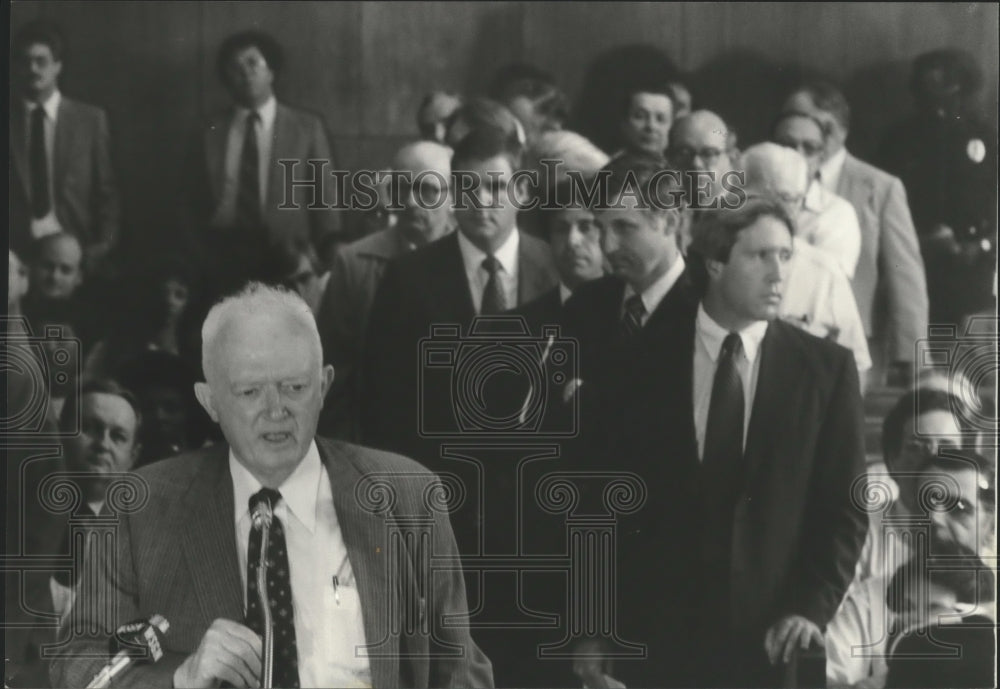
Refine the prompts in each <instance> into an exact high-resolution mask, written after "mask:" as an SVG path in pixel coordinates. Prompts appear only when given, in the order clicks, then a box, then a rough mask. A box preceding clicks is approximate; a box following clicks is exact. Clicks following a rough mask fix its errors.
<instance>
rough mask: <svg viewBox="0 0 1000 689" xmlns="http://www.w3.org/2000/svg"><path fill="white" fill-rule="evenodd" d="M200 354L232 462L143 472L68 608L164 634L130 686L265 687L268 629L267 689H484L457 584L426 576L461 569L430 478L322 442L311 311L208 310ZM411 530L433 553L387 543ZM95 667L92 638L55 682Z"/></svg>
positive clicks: (267, 297)
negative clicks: (262, 579) (261, 578)
mask: <svg viewBox="0 0 1000 689" xmlns="http://www.w3.org/2000/svg"><path fill="white" fill-rule="evenodd" d="M202 341H203V351H202V364H203V367H204V370H205V374H206V376H205V377H206V380H207V382H204V383H198V384H197V386H196V389H195V392H196V394H197V396H198V399H199V400H200V402H201V403H202V405H203V406H204V407H205V409H206V410H207V411H208V413H209V415H210V416H211V417H212V419H213V420H214V421H216V422H217V423H218V424H219V425H220V426H221V427H222V432H223V434H224V435H225V437H226V441H227V443H228V445H221V446H216V447H211V448H207V449H203V450H198V451H195V452H191V453H188V454H184V455H181V456H178V457H175V458H173V459H169V460H165V461H163V462H160V463H158V464H155V465H153V466H150V467H147V468H145V469H143V470H141V471H140V472H138V476H139V477H140V478H141V479H143V480H144V481H145V482H146V484H147V485H148V490H149V500H148V502H147V503H146V505H145V506H144V508H143V509H141V510H139V511H138V512H136V513H133V514H129V515H125V516H123V517H122V523H121V525H120V528H119V529H118V539H117V552H115V553H113V554H114V556H115V557H113V558H112V561H110V562H106V563H95V564H96V566H93V567H88V568H86V569H87V571H86V572H85V573H84V575H83V577H84V579H83V581H82V583H81V588H80V593H79V596H78V598H77V603H76V605H77V606H78V610H77V611H76V612H75V613H74V614H75V615H76V618H75V619H77V620H78V621H80V622H82V623H83V624H84V625H86V626H89V625H90V624H98V625H99V624H100V621H99V620H94V619H93V617H94V616H96V615H99V614H101V611H104V614H108V611H114V612H113V613H112V616H113V618H114V619H113V623H114V624H121V623H123V622H126V621H128V620H131V619H133V618H148V617H150V616H152V615H155V614H160V615H162V616H163V617H165V618H166V619H167V620H168V621H169V623H170V630H169V632H168V633H167V634H166V636H165V638H164V639H163V642H162V646H163V650H164V652H165V653H164V657H163V658H162V659H161V660H160V661H159V662H158V663H155V664H151V665H150V664H146V665H138V664H137V665H135V666H134V667H133V668H131V669H130V670H129V671H128V672H129V674H128V675H126V676H125V679H126V680H127V683H128V684H129V685H130V686H144V687H155V686H163V687H169V686H174V687H210V686H219V683H220V682H226V683H228V684H229V685H232V686H237V687H256V686H260V682H261V668H262V642H261V636H262V634H263V632H262V630H263V628H264V624H265V623H264V620H265V619H267V618H269V617H271V618H273V630H274V633H273V639H274V642H273V643H274V646H273V659H274V660H273V675H272V678H273V685H274V686H281V687H298V686H312V687H315V686H338V687H348V686H352V687H362V686H376V687H400V686H412V687H427V686H434V687H438V686H441V687H444V686H476V687H480V686H491V685H492V672H491V668H490V663H489V661H488V660H487V659H486V657H485V656H484V655H483V654H482V652H481V651H480V650H479V649H478V648H477V647H476V645H475V643H474V642H473V641H472V639H471V638H470V636H469V633H468V627H467V625H465V624H463V623H462V620H464V619H466V617H467V603H466V596H465V586H464V583H463V578H462V573H461V570H460V568H458V567H456V566H454V564H449V566H447V567H445V568H444V570H443V571H441V572H437V571H426V570H428V569H429V566H428V565H427V564H425V563H429V562H430V558H431V556H432V555H433V556H434V557H435V558H439V557H445V558H446V559H451V558H455V557H457V555H456V547H455V539H454V535H453V533H452V528H451V525H450V523H449V520H448V517H447V515H446V514H445V513H444V512H442V511H441V509H440V508H438V509H435V505H434V504H433V503H434V502H435V501H434V498H433V496H434V495H435V492H436V491H440V490H441V486H440V485H439V484H438V483H437V479H436V478H435V477H434V476H433V475H432V474H430V473H429V472H427V471H426V470H425V469H424V468H423V467H421V466H420V465H418V464H416V463H415V462H413V461H411V460H409V459H406V458H404V457H400V456H398V455H392V454H389V453H385V452H379V451H376V450H370V449H367V448H362V447H358V446H355V445H349V444H346V443H339V442H332V441H328V440H326V439H323V438H317V437H315V433H316V423H317V419H318V417H319V412H320V408H321V406H322V403H323V397H324V395H325V393H326V391H327V389H328V388H329V386H330V383H331V381H332V380H333V375H334V371H333V368H332V367H330V366H325V367H324V366H323V363H322V362H323V355H322V351H321V347H320V339H319V334H318V333H317V331H316V324H315V322H314V320H313V316H312V313H311V312H310V311H309V308H308V307H307V306H306V304H305V302H303V301H302V300H301V299H300V298H299V297H298V296H296V295H293V294H291V293H289V292H285V291H282V290H276V289H272V288H269V287H265V286H263V285H260V284H257V283H251V284H250V285H248V286H247V287H246V288H244V289H243V290H242V291H241V292H240V293H239V294H237V295H235V296H231V297H228V298H226V299H224V300H223V301H221V302H220V303H218V304H217V305H216V306H215V307H213V309H212V310H211V311H210V312H209V314H208V317H207V318H206V320H205V324H204V326H203V329H202ZM438 495H440V494H438ZM379 496H382V497H387V498H388V499H386V500H379V499H378V497H379ZM428 498H430V499H428ZM261 501H263V502H265V503H266V504H267V505H268V506H269V507H270V508H271V511H272V513H273V517H272V522H271V528H270V534H269V537H268V538H267V539H266V542H267V547H266V560H267V562H268V566H267V567H266V572H267V574H266V587H267V592H268V594H269V595H268V599H269V602H270V605H269V608H270V612H271V615H267V614H266V611H265V610H262V608H261V605H260V604H259V603H258V600H259V592H258V589H257V576H256V575H257V565H258V561H263V560H264V558H261V550H262V549H263V548H264V546H263V545H262V541H265V539H264V538H263V537H262V535H261V531H260V530H259V529H258V528H256V527H254V526H252V524H251V521H252V517H251V515H252V514H253V513H254V510H255V509H260V507H259V503H260V502H261ZM425 501H426V502H425ZM413 518H422V519H423V523H425V524H427V525H428V526H427V529H428V532H429V538H428V539H426V540H421V539H416V540H414V541H404V540H403V539H398V538H392V534H393V530H394V529H396V530H398V529H399V526H400V524H401V523H413ZM91 572H93V574H90V573H91ZM88 577H90V578H92V579H93V580H92V581H87V578H88ZM446 616H447V626H446V624H445V618H446ZM397 618H398V619H397ZM86 626H85V627H84V628H86ZM107 631H108V633H110V631H111V630H107ZM103 651H104V645H103V644H102V643H101V642H100V640H95V639H94V638H93V637H88V638H87V639H82V638H74V639H70V640H69V643H68V644H67V645H66V646H65V647H64V650H63V651H62V655H61V656H60V657H59V658H57V659H56V660H55V661H54V663H53V666H52V679H53V682H54V683H55V684H56V685H58V686H71V687H72V686H75V687H80V686H84V685H85V684H86V683H87V682H88V681H89V680H90V679H91V677H93V676H94V675H95V673H96V672H97V671H98V670H99V668H100V667H101V665H102V664H103V658H101V657H100V654H101V653H103Z"/></svg>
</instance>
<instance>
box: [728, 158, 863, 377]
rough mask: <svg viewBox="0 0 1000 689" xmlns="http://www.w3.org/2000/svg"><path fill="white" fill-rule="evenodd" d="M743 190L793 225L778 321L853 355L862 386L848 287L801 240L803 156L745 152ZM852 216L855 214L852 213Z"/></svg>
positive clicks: (859, 330)
mask: <svg viewBox="0 0 1000 689" xmlns="http://www.w3.org/2000/svg"><path fill="white" fill-rule="evenodd" d="M741 165H742V167H743V171H744V174H745V175H746V187H745V188H746V191H747V193H750V194H753V193H758V194H770V195H771V196H774V197H776V198H777V199H779V200H780V201H781V202H782V204H784V205H785V209H786V210H787V211H788V214H789V216H790V217H791V218H792V219H793V220H795V222H796V233H795V236H793V237H792V246H793V248H794V251H793V254H792V258H791V260H789V262H788V274H787V278H786V280H787V282H786V286H785V292H784V296H783V297H782V300H781V308H780V310H779V316H780V317H781V318H782V319H783V320H785V321H787V322H789V323H793V324H794V325H797V326H799V327H800V328H802V329H804V330H806V331H807V332H810V333H812V334H813V335H816V336H817V337H823V338H826V339H828V340H832V341H833V342H836V343H837V344H840V345H843V346H844V347H847V348H848V349H850V350H851V351H852V352H853V353H854V362H855V363H856V364H857V366H858V375H859V378H860V379H861V383H862V385H861V387H862V390H863V389H864V382H865V376H866V375H867V372H868V370H869V369H870V368H871V365H872V360H871V356H870V355H869V353H868V340H867V339H866V338H865V330H864V326H863V325H862V323H861V316H860V315H859V314H858V306H857V304H856V303H855V301H854V294H853V292H851V284H850V282H848V280H847V276H846V275H844V272H843V270H841V268H840V266H839V265H838V263H837V261H836V259H834V258H833V257H832V256H830V255H829V254H827V253H825V252H823V251H822V250H820V249H817V248H816V247H814V246H812V245H811V244H809V243H808V242H807V241H805V240H803V239H802V237H801V236H800V234H799V233H800V227H799V223H800V222H801V219H802V217H803V216H804V215H806V214H807V213H810V212H811V211H809V210H808V209H807V208H806V207H805V205H804V199H805V198H806V197H807V194H808V191H807V189H808V188H810V187H809V180H810V177H809V170H810V167H809V165H808V163H807V162H806V159H805V158H803V157H802V155H801V154H800V153H798V152H796V151H794V150H792V149H790V148H786V147H784V146H779V145H778V144H772V143H763V144H757V145H755V146H751V147H750V148H748V149H747V150H746V151H744V152H743V154H742V156H741ZM852 212H853V211H852Z"/></svg>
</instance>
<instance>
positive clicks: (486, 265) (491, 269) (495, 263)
mask: <svg viewBox="0 0 1000 689" xmlns="http://www.w3.org/2000/svg"><path fill="white" fill-rule="evenodd" d="M501 267H502V266H501V265H500V261H499V260H497V257H496V256H494V255H493V254H490V255H489V256H487V257H486V258H484V259H483V269H484V270H485V271H486V272H487V273H489V274H490V277H493V276H494V275H496V274H497V272H498V271H499V270H500V268H501Z"/></svg>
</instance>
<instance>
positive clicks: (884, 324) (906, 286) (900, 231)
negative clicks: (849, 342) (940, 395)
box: [837, 153, 928, 361]
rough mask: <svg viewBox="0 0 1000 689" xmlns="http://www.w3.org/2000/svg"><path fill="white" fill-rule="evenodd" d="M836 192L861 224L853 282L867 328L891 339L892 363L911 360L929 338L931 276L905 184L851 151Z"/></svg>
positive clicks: (888, 339)
mask: <svg viewBox="0 0 1000 689" xmlns="http://www.w3.org/2000/svg"><path fill="white" fill-rule="evenodd" d="M837 194H838V195H839V196H842V197H844V198H845V199H847V200H848V201H850V202H851V204H852V205H853V206H854V210H855V211H857V214H858V223H859V224H860V225H861V255H860V256H859V257H858V265H857V268H855V271H854V279H852V280H851V286H852V287H853V288H854V298H855V299H856V300H857V302H858V312H859V313H860V314H861V320H862V321H863V322H864V324H865V332H866V333H867V334H868V336H869V337H871V336H872V335H873V334H874V335H878V336H880V338H881V339H882V340H883V341H885V342H886V343H887V355H888V360H889V361H912V360H913V352H914V343H915V342H916V341H917V340H918V339H920V338H923V337H927V310H928V305H927V280H926V277H925V275H924V262H923V259H922V258H921V257H920V243H919V241H918V240H917V232H916V230H915V229H914V227H913V218H911V217H910V207H909V206H908V205H907V201H906V190H905V189H904V188H903V183H902V182H900V181H899V179H898V178H896V177H893V176H892V175H890V174H888V173H887V172H883V171H882V170H879V169H878V168H876V167H874V166H872V165H869V164H868V163H866V162H864V161H862V160H858V159H857V158H855V157H854V156H852V155H851V154H849V153H848V154H847V159H846V160H845V161H844V168H843V170H842V171H841V173H840V179H839V181H838V183H837Z"/></svg>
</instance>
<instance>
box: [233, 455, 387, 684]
mask: <svg viewBox="0 0 1000 689" xmlns="http://www.w3.org/2000/svg"><path fill="white" fill-rule="evenodd" d="M229 471H230V475H231V476H232V481H233V500H234V508H235V514H234V518H235V524H236V543H237V555H238V559H239V569H240V577H241V579H242V581H243V596H244V606H245V605H246V600H245V598H246V576H247V549H248V547H249V543H250V528H251V522H250V513H249V500H250V496H252V495H253V494H254V493H256V492H257V491H258V490H260V488H261V484H260V482H259V481H258V480H257V479H256V478H254V476H253V475H252V474H251V473H250V472H249V471H248V470H247V469H246V467H244V466H243V465H242V464H241V463H240V462H239V460H238V459H236V456H235V455H234V454H233V452H232V450H230V452H229ZM278 491H279V492H280V493H281V498H282V499H281V501H280V502H279V503H278V504H277V506H276V507H275V508H274V516H275V517H277V518H278V519H280V520H281V523H282V525H283V527H284V531H285V545H286V546H287V552H288V567H289V574H290V581H291V586H292V607H293V610H294V616H295V642H296V646H297V649H298V656H299V681H300V684H301V686H303V687H370V686H371V682H372V680H371V670H370V667H369V664H368V657H367V655H366V654H365V652H364V650H363V649H361V648H360V647H362V646H363V645H364V644H366V643H367V642H366V640H365V628H364V620H363V617H362V614H361V602H360V598H359V597H358V593H357V586H356V583H355V580H354V572H353V570H352V569H351V562H350V559H349V558H348V554H347V546H346V545H345V544H344V538H343V535H342V533H341V530H340V523H339V521H338V520H337V512H336V509H335V508H334V504H333V494H332V489H331V486H330V477H329V474H328V473H327V471H326V467H325V466H323V463H322V461H320V457H319V449H318V448H317V447H316V443H315V441H314V442H313V443H312V444H311V445H310V446H309V450H308V452H306V456H305V457H304V458H303V459H302V461H301V462H300V463H299V465H298V467H296V468H295V471H294V472H292V474H291V476H289V477H288V478H287V479H285V482H284V483H282V484H281V486H280V487H279V488H278ZM334 577H336V585H335V584H334Z"/></svg>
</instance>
